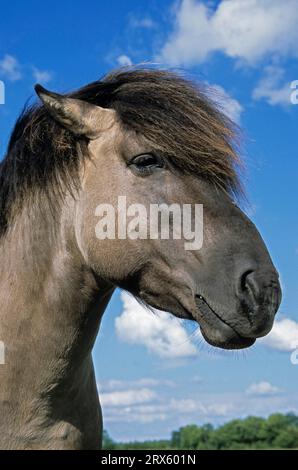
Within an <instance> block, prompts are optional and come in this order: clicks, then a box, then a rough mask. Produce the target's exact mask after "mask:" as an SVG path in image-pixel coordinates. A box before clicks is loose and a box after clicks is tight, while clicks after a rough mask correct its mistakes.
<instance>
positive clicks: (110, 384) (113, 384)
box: [98, 377, 175, 392]
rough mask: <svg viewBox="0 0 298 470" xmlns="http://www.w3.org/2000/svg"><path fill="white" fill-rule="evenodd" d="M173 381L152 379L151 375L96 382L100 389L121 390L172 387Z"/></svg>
mask: <svg viewBox="0 0 298 470" xmlns="http://www.w3.org/2000/svg"><path fill="white" fill-rule="evenodd" d="M174 385H175V383H174V382H173V381H172V380H166V379H153V378H151V377H144V378H141V379H137V380H118V379H111V380H103V381H100V383H99V384H98V388H99V390H100V391H104V392H105V391H109V390H113V391H115V390H123V389H131V388H143V387H160V386H163V387H174Z"/></svg>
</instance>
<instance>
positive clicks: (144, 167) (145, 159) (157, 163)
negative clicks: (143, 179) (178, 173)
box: [129, 153, 165, 175]
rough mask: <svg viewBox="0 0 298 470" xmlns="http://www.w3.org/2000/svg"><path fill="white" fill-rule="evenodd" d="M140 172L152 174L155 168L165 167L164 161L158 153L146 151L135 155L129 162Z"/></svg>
mask: <svg viewBox="0 0 298 470" xmlns="http://www.w3.org/2000/svg"><path fill="white" fill-rule="evenodd" d="M129 166H132V167H134V168H135V169H136V171H137V172H138V173H142V174H143V175H145V174H151V173H152V172H153V171H154V169H157V168H164V166H165V165H164V161H163V159H162V158H160V157H159V156H158V155H155V154H153V153H145V154H141V155H137V156H135V157H134V158H133V159H132V160H131V161H130V163H129Z"/></svg>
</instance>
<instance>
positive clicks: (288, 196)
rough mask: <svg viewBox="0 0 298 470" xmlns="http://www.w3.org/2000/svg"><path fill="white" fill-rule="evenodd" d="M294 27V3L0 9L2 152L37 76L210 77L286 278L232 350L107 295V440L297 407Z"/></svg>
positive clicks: (73, 81) (240, 0) (97, 355)
mask: <svg viewBox="0 0 298 470" xmlns="http://www.w3.org/2000/svg"><path fill="white" fill-rule="evenodd" d="M297 22H298V8H297V2H296V0H284V1H283V2H281V1H280V0H258V1H255V0H222V1H217V2H216V1H205V2H202V1H190V0H188V1H182V2H181V1H178V2H177V1H173V0H164V1H162V2H161V1H157V0H151V1H150V2H148V1H145V0H130V1H129V2H127V1H124V0H123V1H122V0H114V1H113V2H110V1H105V0H102V1H95V0H89V1H84V2H83V1H81V0H78V1H76V2H72V1H70V0H64V1H63V2H58V1H56V2H49V1H44V2H43V3H42V7H41V6H40V2H39V1H37V0H36V1H35V0H31V1H30V0H27V2H18V4H17V6H16V2H5V4H2V5H1V16H0V80H2V81H3V82H4V83H5V104H3V105H0V129H1V134H0V150H1V155H3V154H4V152H5V147H6V143H7V139H8V136H9V132H10V130H11V128H12V126H13V123H14V121H15V119H16V117H17V115H18V114H19V112H20V110H21V108H22V107H23V105H24V103H25V101H26V100H28V98H30V97H33V85H34V83H36V82H41V83H42V84H43V85H45V86H47V87H48V88H51V89H53V90H56V91H66V90H70V89H73V88H75V87H79V86H82V85H83V84H86V83H88V82H90V81H92V80H94V79H97V78H98V77H100V76H101V75H102V74H104V73H105V72H107V71H108V70H110V69H111V68H113V67H115V66H118V65H127V64H129V63H138V62H144V61H154V62H157V63H159V64H160V65H161V66H170V67H172V68H179V69H182V70H185V71H186V72H187V73H188V74H189V75H190V76H192V77H193V78H195V79H200V80H203V81H206V82H208V83H209V84H210V85H213V86H214V87H215V88H216V90H217V92H218V93H220V94H221V96H222V97H223V99H224V103H225V104H224V108H225V111H226V112H227V113H228V114H229V115H230V116H232V117H233V118H234V119H236V120H237V121H239V123H240V124H241V126H242V127H243V129H244V135H245V145H244V147H243V155H244V156H245V159H246V163H247V172H246V176H245V180H246V183H247V192H248V196H249V201H250V205H249V207H248V209H247V210H248V213H249V215H250V216H251V218H252V219H253V220H254V222H255V223H256V224H257V226H258V227H259V229H260V231H261V233H262V235H263V237H264V239H265V241H266V243H267V244H268V247H269V250H270V252H271V254H272V257H273V259H274V262H275V263H276V265H277V267H278V269H279V271H280V273H281V280H282V285H283V292H284V297H283V302H282V305H281V308H280V311H279V315H278V318H277V322H276V326H275V327H274V330H273V332H272V333H271V334H270V335H269V336H268V338H266V339H265V340H263V341H259V342H258V343H257V344H256V345H255V346H253V347H252V348H251V349H249V350H247V351H245V352H238V353H235V352H230V353H228V352H224V351H220V350H215V349H212V348H211V347H209V346H207V345H206V343H204V342H203V341H202V339H201V338H200V337H199V335H198V334H197V333H196V332H195V331H194V329H193V327H192V326H191V325H188V324H186V323H184V324H183V323H180V322H179V321H178V320H176V319H174V318H173V317H171V316H168V315H167V314H163V313H162V314H160V315H159V316H157V317H153V316H152V315H151V316H150V314H148V313H146V312H144V311H143V310H142V309H141V308H140V307H139V306H138V305H137V304H136V303H134V301H133V300H131V299H129V298H127V296H125V295H123V294H121V293H120V292H119V291H117V292H116V293H115V295H114V297H113V299H112V301H111V302H110V305H109V307H108V309H107V311H106V313H105V315H104V319H103V323H102V328H101V331H100V334H99V337H98V340H97V342H96V346H95V349H94V361H95V367H96V374H97V380H98V384H99V389H100V392H101V395H102V402H103V414H104V425H105V428H106V429H108V431H109V432H110V434H111V435H112V436H113V437H114V438H116V439H125V440H127V439H142V438H158V437H167V436H168V435H169V433H170V432H171V431H172V430H173V429H176V428H178V427H179V426H181V425H183V424H187V423H190V422H195V423H198V424H202V423H204V422H212V423H215V424H218V423H221V422H224V421H226V420H229V419H231V418H233V417H242V416H246V415H249V414H257V415H266V414H269V413H271V412H273V411H283V412H285V411H290V410H292V411H296V412H297V413H298V399H297V393H296V390H297V374H298V365H294V364H292V362H291V360H290V358H291V353H292V352H293V351H294V350H295V344H297V347H298V308H297V299H296V294H297V268H298V237H297V229H298V224H297V197H298V190H297V186H298V185H297V178H298V164H297V157H298V156H297V137H296V136H297V129H298V105H294V104H292V103H291V99H290V98H291V88H290V83H291V82H292V81H293V80H298V66H297V58H298V47H297V44H298V30H297ZM121 295H122V297H121ZM148 315H149V320H148ZM145 322H147V323H146V328H144V324H145ZM177 338H178V341H177ZM177 343H178V344H177ZM295 395H296V396H295Z"/></svg>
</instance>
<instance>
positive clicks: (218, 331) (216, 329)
mask: <svg viewBox="0 0 298 470" xmlns="http://www.w3.org/2000/svg"><path fill="white" fill-rule="evenodd" d="M195 301H196V305H197V308H198V312H197V313H196V314H195V315H193V317H194V319H195V320H196V321H197V322H198V323H199V325H200V329H201V333H202V335H203V338H204V339H205V340H206V341H207V342H208V343H209V344H210V345H211V346H215V347H218V348H221V349H244V348H248V347H250V346H252V344H254V342H255V340H256V339H255V338H246V337H244V336H241V334H239V333H238V332H237V331H236V330H235V328H234V327H233V326H232V325H230V324H229V323H228V322H227V321H226V320H225V319H223V318H222V316H221V315H220V314H219V313H217V312H216V311H215V310H214V309H213V308H212V307H211V306H210V305H209V303H208V302H207V301H206V300H205V298H204V297H203V296H202V295H197V296H196V298H195Z"/></svg>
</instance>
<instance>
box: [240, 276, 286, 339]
mask: <svg viewBox="0 0 298 470" xmlns="http://www.w3.org/2000/svg"><path fill="white" fill-rule="evenodd" d="M237 294H238V298H239V300H240V303H241V309H242V312H243V313H244V314H245V315H246V316H247V318H248V320H249V322H250V325H251V333H253V334H254V335H256V336H263V335H265V334H267V333H268V332H269V331H270V329H271V327H272V323H273V320H274V316H275V314H276V312H277V310H278V307H279V305H280V302H281V288H280V284H279V280H278V274H277V273H276V271H273V270H271V269H270V270H246V271H245V272H243V273H242V275H241V276H240V278H239V281H238V286H237Z"/></svg>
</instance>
